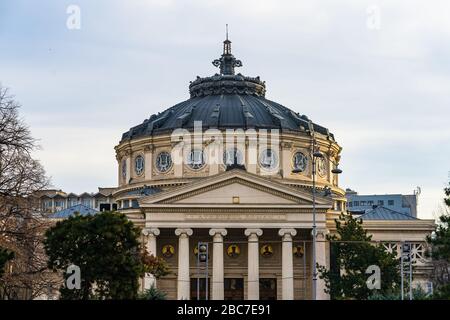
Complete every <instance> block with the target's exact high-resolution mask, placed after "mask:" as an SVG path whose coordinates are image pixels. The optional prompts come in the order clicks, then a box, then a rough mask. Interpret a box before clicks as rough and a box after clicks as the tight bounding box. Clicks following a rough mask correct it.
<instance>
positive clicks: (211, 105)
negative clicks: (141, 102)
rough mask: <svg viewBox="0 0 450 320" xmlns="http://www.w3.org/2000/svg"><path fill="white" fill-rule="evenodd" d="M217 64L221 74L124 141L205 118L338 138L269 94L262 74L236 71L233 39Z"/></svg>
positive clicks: (223, 125)
mask: <svg viewBox="0 0 450 320" xmlns="http://www.w3.org/2000/svg"><path fill="white" fill-rule="evenodd" d="M213 65H215V66H218V67H220V72H221V74H215V75H214V76H212V77H206V78H200V77H197V79H196V80H195V81H193V82H191V84H190V86H189V91H190V94H191V98H190V99H189V100H186V101H183V102H181V103H178V104H176V105H175V106H173V107H171V108H169V109H167V110H165V111H163V112H160V113H158V114H154V115H152V116H151V117H150V118H149V119H146V120H144V122H143V123H141V124H139V125H137V126H135V127H133V128H131V129H130V130H129V131H128V132H126V133H124V134H123V135H122V141H124V140H130V139H135V138H141V137H145V136H152V135H159V134H164V133H171V132H172V131H173V130H174V129H178V128H185V129H193V128H194V121H202V127H203V130H206V129H209V128H217V129H238V128H239V129H244V130H246V129H250V128H252V129H279V130H281V131H285V132H286V131H292V132H305V131H312V130H314V131H316V132H319V133H322V134H324V135H327V136H328V137H329V138H331V139H333V140H334V137H333V135H332V134H331V133H329V131H328V129H326V128H324V127H322V126H319V125H317V124H314V123H312V122H311V121H310V120H309V119H308V117H306V116H304V115H300V114H298V113H296V112H294V111H292V110H290V109H288V108H286V107H284V106H282V105H281V104H278V103H276V102H273V101H270V100H267V99H266V98H265V92H266V86H265V83H264V82H262V81H261V80H260V79H259V77H256V78H251V77H245V76H243V75H241V74H237V75H235V74H234V68H235V67H240V66H242V62H241V61H240V60H236V59H235V58H234V56H233V55H232V54H231V41H229V40H228V39H227V40H225V41H224V53H223V54H222V57H221V58H220V59H217V60H214V61H213Z"/></svg>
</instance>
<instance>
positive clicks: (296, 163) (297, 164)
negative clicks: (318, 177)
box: [292, 152, 308, 172]
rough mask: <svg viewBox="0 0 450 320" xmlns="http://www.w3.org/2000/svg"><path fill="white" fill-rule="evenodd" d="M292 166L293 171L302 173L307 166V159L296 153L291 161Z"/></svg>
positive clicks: (301, 153) (302, 154) (303, 155)
mask: <svg viewBox="0 0 450 320" xmlns="http://www.w3.org/2000/svg"><path fill="white" fill-rule="evenodd" d="M292 162H293V163H292V166H293V167H294V169H295V170H298V171H300V172H304V171H305V170H306V166H307V165H308V158H307V157H306V156H305V154H304V153H303V152H296V153H295V154H294V157H293V159H292Z"/></svg>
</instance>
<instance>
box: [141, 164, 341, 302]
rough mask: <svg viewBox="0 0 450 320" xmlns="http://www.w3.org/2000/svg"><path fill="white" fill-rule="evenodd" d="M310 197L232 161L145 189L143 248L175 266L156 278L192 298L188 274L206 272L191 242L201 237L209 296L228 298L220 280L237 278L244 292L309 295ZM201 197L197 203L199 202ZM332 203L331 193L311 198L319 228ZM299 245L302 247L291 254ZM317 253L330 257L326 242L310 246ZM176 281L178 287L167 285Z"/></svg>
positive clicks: (270, 295) (251, 296)
mask: <svg viewBox="0 0 450 320" xmlns="http://www.w3.org/2000/svg"><path fill="white" fill-rule="evenodd" d="M235 190H239V191H240V192H239V194H236V192H235ZM217 195H220V198H219V197H218V196H217ZM237 196H238V197H239V203H236V197H237ZM233 197H234V203H233ZM309 197H310V194H309V193H308V192H307V191H302V190H299V191H297V190H294V189H292V188H291V187H288V186H285V185H282V184H279V183H277V182H274V181H270V180H269V179H265V178H261V177H258V176H255V175H253V174H250V173H247V172H245V171H242V170H237V169H236V170H232V171H229V172H225V173H223V174H219V175H216V176H213V177H211V178H208V179H203V180H201V181H198V182H196V183H192V184H189V185H186V186H183V187H181V188H178V189H177V190H176V192H174V191H168V192H162V193H159V194H156V195H152V196H148V197H143V198H142V200H141V201H140V207H141V208H142V210H143V211H144V212H145V216H146V226H145V228H144V229H143V230H144V231H143V233H144V235H145V234H148V235H150V236H148V240H147V244H148V246H147V248H148V250H154V249H155V247H156V252H157V253H158V255H160V256H162V257H163V258H165V259H166V261H167V262H168V263H169V265H170V267H171V269H173V270H174V272H173V274H171V275H170V276H168V277H165V278H164V279H161V281H159V282H158V286H163V287H164V289H166V291H168V292H169V294H172V297H173V298H176V299H196V298H197V297H196V296H192V294H191V291H192V285H196V284H195V283H196V281H192V279H196V278H197V277H200V278H204V277H205V274H204V273H202V274H198V270H197V265H196V262H197V260H196V254H195V247H196V246H197V243H198V242H199V241H201V242H208V243H209V263H210V266H209V273H208V279H209V291H210V294H209V299H215V300H222V299H224V298H225V299H226V298H227V296H226V295H225V282H227V285H228V284H229V282H232V283H234V284H235V285H236V283H240V281H242V283H243V288H242V290H243V293H242V294H243V297H244V298H245V299H248V300H257V299H260V298H262V299H264V298H277V299H284V300H292V299H294V298H296V299H305V298H306V299H310V297H309V295H310V290H309V288H310V287H311V284H310V282H311V259H310V256H311V250H312V246H311V241H312V236H311V225H312V214H311V205H312V203H311V200H310V199H309ZM199 199H203V201H202V202H203V203H198V201H199ZM205 202H206V203H205ZM209 202H212V203H209ZM331 207H332V203H331V201H330V200H329V199H327V198H325V197H323V198H319V199H317V208H318V214H317V216H318V218H317V225H318V228H319V230H324V229H325V227H326V212H327V211H329V210H330V208H331ZM298 247H301V248H302V249H298V250H299V251H303V252H302V254H298V256H294V251H295V250H294V249H296V248H298ZM168 248H169V249H168ZM170 248H173V249H170ZM170 250H173V253H172V254H170ZM233 250H234V251H233ZM165 253H166V254H165ZM303 255H304V256H303ZM316 256H317V261H319V262H320V263H323V264H327V263H328V260H329V257H328V253H327V251H326V250H325V246H322V245H317V246H316ZM241 279H242V280H241ZM225 280H227V281H225ZM192 282H195V283H194V284H193V283H192ZM175 284H176V293H175V291H173V292H172V293H171V288H172V287H173V286H174V285H175ZM261 286H263V287H261ZM319 287H321V288H324V286H323V285H322V286H320V285H319ZM194 292H195V291H194ZM260 293H262V294H263V297H261V296H260ZM318 297H319V298H320V299H326V298H327V296H326V294H325V293H324V292H323V290H318ZM203 299H204V297H203Z"/></svg>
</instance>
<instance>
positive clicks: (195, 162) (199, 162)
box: [186, 149, 205, 170]
mask: <svg viewBox="0 0 450 320" xmlns="http://www.w3.org/2000/svg"><path fill="white" fill-rule="evenodd" d="M186 162H187V165H188V166H189V167H190V168H191V169H194V170H198V169H201V168H202V167H203V166H204V165H205V154H204V152H203V150H199V149H194V150H191V152H190V153H189V155H188V158H187V159H186Z"/></svg>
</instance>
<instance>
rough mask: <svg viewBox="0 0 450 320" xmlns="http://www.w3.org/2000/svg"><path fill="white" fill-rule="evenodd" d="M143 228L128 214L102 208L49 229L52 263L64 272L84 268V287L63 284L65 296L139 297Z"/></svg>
mask: <svg viewBox="0 0 450 320" xmlns="http://www.w3.org/2000/svg"><path fill="white" fill-rule="evenodd" d="M138 237H139V230H138V229H137V228H135V227H134V225H133V223H132V222H131V221H129V220H128V219H127V218H126V216H125V215H124V214H119V213H115V212H102V213H99V214H96V215H93V216H80V215H75V216H72V217H69V218H68V219H66V220H63V221H59V222H57V223H56V225H55V226H54V227H52V228H50V229H49V230H48V231H47V232H46V239H45V249H46V252H47V255H48V257H49V260H48V264H49V267H50V268H51V269H53V270H55V271H60V272H62V273H63V274H64V278H65V280H66V279H67V278H68V277H69V276H70V275H71V274H66V270H67V268H68V267H69V266H70V265H72V264H74V265H76V266H78V267H79V268H80V273H81V289H80V290H77V289H72V290H70V289H69V288H67V287H65V286H63V287H61V288H60V292H61V299H135V298H137V294H138V288H139V285H138V279H139V277H140V276H142V275H143V273H144V272H145V269H146V268H145V267H144V265H143V263H142V253H141V251H140V247H139V241H138Z"/></svg>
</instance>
